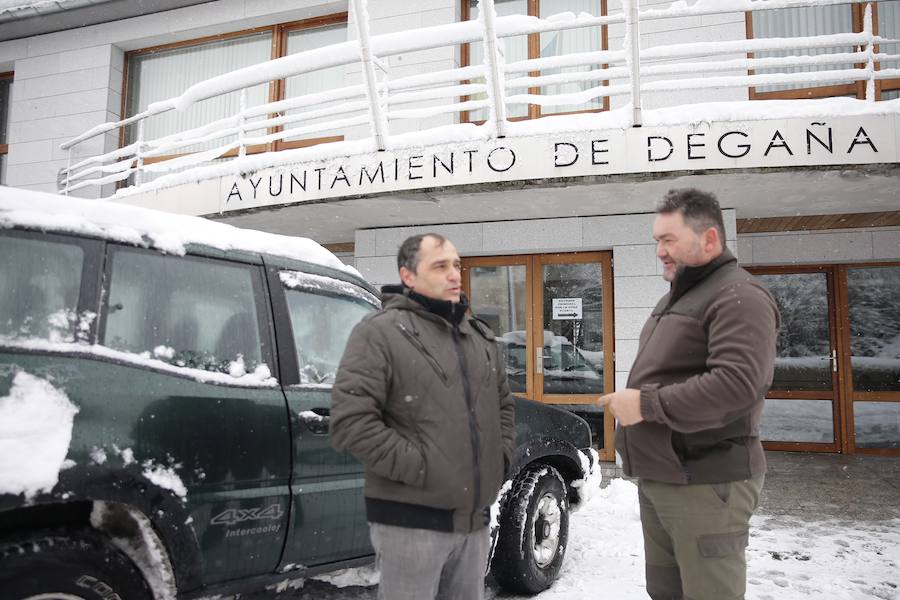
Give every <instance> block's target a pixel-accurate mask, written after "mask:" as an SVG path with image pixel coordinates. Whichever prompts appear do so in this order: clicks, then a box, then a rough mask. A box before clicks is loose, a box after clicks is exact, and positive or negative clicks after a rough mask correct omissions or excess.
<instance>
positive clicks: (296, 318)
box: [280, 271, 378, 385]
mask: <svg viewBox="0 0 900 600" xmlns="http://www.w3.org/2000/svg"><path fill="white" fill-rule="evenodd" d="M280 276H281V281H282V283H284V285H285V287H286V288H287V289H286V290H285V296H286V297H287V303H288V309H289V311H290V315H291V328H292V330H293V333H294V344H295V347H296V349H297V363H298V365H299V367H300V383H301V384H327V385H330V384H332V383H334V376H335V373H336V372H337V367H338V363H340V361H341V356H342V355H343V354H344V347H346V345H347V339H348V338H349V337H350V332H351V330H352V329H353V326H354V325H356V324H357V323H358V322H359V321H360V320H362V318H363V317H365V316H366V315H367V314H368V313H370V312H372V311H373V310H375V309H376V308H377V306H378V300H377V299H376V298H375V296H373V295H371V294H369V293H368V292H366V291H365V290H363V289H362V288H359V287H357V286H355V285H353V284H351V283H347V282H344V281H341V280H338V279H332V278H330V277H323V276H320V275H312V274H309V273H300V272H296V271H284V272H282V273H281V274H280Z"/></svg>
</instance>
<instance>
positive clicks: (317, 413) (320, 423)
mask: <svg viewBox="0 0 900 600" xmlns="http://www.w3.org/2000/svg"><path fill="white" fill-rule="evenodd" d="M330 416H331V410H330V409H328V408H322V407H317V408H313V409H310V410H304V411H300V412H298V413H297V417H298V418H299V419H300V422H301V423H303V425H304V426H306V428H307V429H308V430H309V432H310V433H313V434H315V435H325V434H327V433H328V421H329V420H330Z"/></svg>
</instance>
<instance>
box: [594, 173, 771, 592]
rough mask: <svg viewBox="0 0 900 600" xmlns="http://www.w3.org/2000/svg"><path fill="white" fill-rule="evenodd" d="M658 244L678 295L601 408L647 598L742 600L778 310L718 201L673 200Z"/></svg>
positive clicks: (699, 195) (657, 233) (648, 328)
mask: <svg viewBox="0 0 900 600" xmlns="http://www.w3.org/2000/svg"><path fill="white" fill-rule="evenodd" d="M653 237H654V239H656V241H657V249H656V255H657V257H658V258H659V259H660V260H661V261H662V263H663V278H665V279H666V280H667V281H669V282H670V283H671V284H672V285H671V289H670V291H669V293H668V294H666V295H665V296H663V297H662V299H661V300H660V301H659V303H658V304H657V305H656V308H655V309H654V310H653V313H652V314H651V316H650V319H649V320H648V321H647V323H646V324H645V325H644V328H643V330H642V331H641V336H640V342H639V346H638V352H637V357H636V358H635V361H634V364H633V365H632V367H631V372H630V374H629V377H628V383H627V386H626V387H627V389H624V390H620V391H617V392H615V393H613V394H608V395H606V396H603V397H602V398H600V404H601V405H603V406H608V407H609V408H610V410H611V412H612V413H613V415H614V416H615V417H616V420H617V421H618V425H619V427H618V430H617V433H616V450H617V451H618V453H619V455H620V456H621V458H622V464H623V468H624V470H625V473H626V474H627V475H629V476H632V477H638V478H639V483H638V493H639V498H640V508H641V524H642V527H643V531H644V554H645V568H646V577H647V593H648V594H649V595H650V597H651V598H653V599H654V600H676V599H681V598H686V599H687V598H689V599H691V600H739V599H742V598H743V597H744V592H745V588H746V581H747V566H746V559H745V555H744V551H745V548H746V546H747V540H748V535H749V521H750V517H751V516H752V514H753V511H754V510H755V509H756V505H757V503H758V501H759V493H760V490H761V489H762V485H763V479H764V476H765V470H766V463H765V456H764V454H763V449H762V445H761V443H760V440H759V422H760V417H761V415H762V409H763V399H764V398H765V393H766V391H767V390H768V388H769V386H770V385H771V383H772V377H773V374H774V362H775V340H776V337H777V335H778V325H779V316H778V309H777V307H776V305H775V301H774V300H773V299H772V296H771V295H770V294H769V293H768V292H767V291H766V290H765V288H763V287H762V285H760V283H759V282H758V281H757V280H756V279H755V278H754V277H753V276H752V275H750V274H749V273H747V272H746V271H744V270H743V269H741V268H740V267H738V266H737V261H736V260H735V258H734V256H733V255H732V254H731V252H729V251H728V249H727V248H726V247H725V226H724V223H723V220H722V211H721V209H720V208H719V203H718V202H717V201H716V199H715V197H714V196H713V195H711V194H707V193H704V192H701V191H699V190H694V189H683V190H672V191H670V192H669V193H668V194H667V195H666V197H665V199H664V200H663V201H662V202H661V203H660V205H659V207H658V208H657V216H656V221H655V222H654V225H653Z"/></svg>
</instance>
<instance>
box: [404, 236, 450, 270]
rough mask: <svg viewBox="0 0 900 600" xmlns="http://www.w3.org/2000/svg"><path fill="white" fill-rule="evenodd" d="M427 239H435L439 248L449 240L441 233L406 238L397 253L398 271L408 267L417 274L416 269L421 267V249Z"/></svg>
mask: <svg viewBox="0 0 900 600" xmlns="http://www.w3.org/2000/svg"><path fill="white" fill-rule="evenodd" d="M427 237H430V238H434V239H435V241H436V242H437V245H438V246H443V245H444V242H446V241H447V238H445V237H444V236H442V235H441V234H439V233H420V234H419V235H414V236H411V237H408V238H406V239H405V240H404V241H403V243H402V244H400V249H399V250H398V251H397V270H398V271H399V270H400V268H401V267H406V268H407V269H409V270H410V271H411V272H413V273H415V272H416V268H417V267H418V266H419V248H420V247H421V246H422V240H424V239H425V238H427Z"/></svg>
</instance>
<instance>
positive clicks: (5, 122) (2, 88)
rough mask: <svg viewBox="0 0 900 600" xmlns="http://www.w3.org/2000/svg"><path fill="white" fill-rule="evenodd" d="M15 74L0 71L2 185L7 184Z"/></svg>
mask: <svg viewBox="0 0 900 600" xmlns="http://www.w3.org/2000/svg"><path fill="white" fill-rule="evenodd" d="M12 82H13V74H12V73H0V185H6V155H7V153H8V152H9V141H8V140H7V134H6V132H7V129H9V106H10V91H12Z"/></svg>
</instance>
